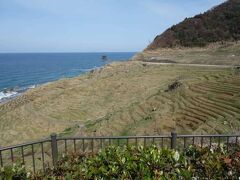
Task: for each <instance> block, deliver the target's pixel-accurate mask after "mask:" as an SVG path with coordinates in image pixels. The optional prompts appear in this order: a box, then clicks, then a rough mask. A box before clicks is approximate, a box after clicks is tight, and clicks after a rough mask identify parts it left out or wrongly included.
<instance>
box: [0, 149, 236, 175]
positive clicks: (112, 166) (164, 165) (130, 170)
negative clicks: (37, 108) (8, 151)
mask: <svg viewBox="0 0 240 180" xmlns="http://www.w3.org/2000/svg"><path fill="white" fill-rule="evenodd" d="M0 175H1V177H3V179H14V178H18V179H162V180H165V179H193V178H195V179H199V178H201V179H202V178H205V179H237V178H238V177H240V152H239V148H238V149H236V150H234V151H232V152H226V151H225V150H224V148H223V147H221V148H218V149H215V150H214V149H210V150H209V149H208V148H199V147H193V146H192V147H189V148H188V149H187V150H186V151H184V152H178V151H173V150H170V149H166V148H164V149H158V148H157V147H156V146H151V147H147V148H143V147H129V146H128V147H127V146H125V147H109V148H107V149H105V150H103V151H101V152H99V153H98V154H95V155H93V154H73V155H69V156H64V157H63V158H62V159H61V160H60V161H59V163H58V166H57V167H56V168H54V169H47V170H46V172H45V174H43V173H42V172H38V173H36V174H34V175H33V174H32V173H31V172H27V171H26V169H25V168H24V167H22V166H14V167H12V168H10V167H8V168H4V169H2V170H1V173H0Z"/></svg>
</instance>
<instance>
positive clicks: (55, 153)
mask: <svg viewBox="0 0 240 180" xmlns="http://www.w3.org/2000/svg"><path fill="white" fill-rule="evenodd" d="M51 149H52V161H53V166H54V167H56V165H57V161H58V147H57V135H56V134H55V133H53V134H51Z"/></svg>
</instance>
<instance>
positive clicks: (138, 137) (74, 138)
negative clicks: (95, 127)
mask: <svg viewBox="0 0 240 180" xmlns="http://www.w3.org/2000/svg"><path fill="white" fill-rule="evenodd" d="M136 138H137V139H143V138H146V139H150V138H156V139H157V138H171V136H167V135H166V136H115V137H66V138H64V137H63V138H57V140H58V141H62V140H82V139H88V140H91V139H136Z"/></svg>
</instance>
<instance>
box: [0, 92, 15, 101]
mask: <svg viewBox="0 0 240 180" xmlns="http://www.w3.org/2000/svg"><path fill="white" fill-rule="evenodd" d="M17 94H18V92H15V91H7V92H2V91H1V92H0V100H1V99H5V98H11V97H13V96H16V95H17Z"/></svg>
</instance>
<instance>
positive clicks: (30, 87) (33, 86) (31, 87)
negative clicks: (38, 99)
mask: <svg viewBox="0 0 240 180" xmlns="http://www.w3.org/2000/svg"><path fill="white" fill-rule="evenodd" d="M35 87H37V85H35V84H34V85H32V86H29V87H28V89H34V88H35Z"/></svg>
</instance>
